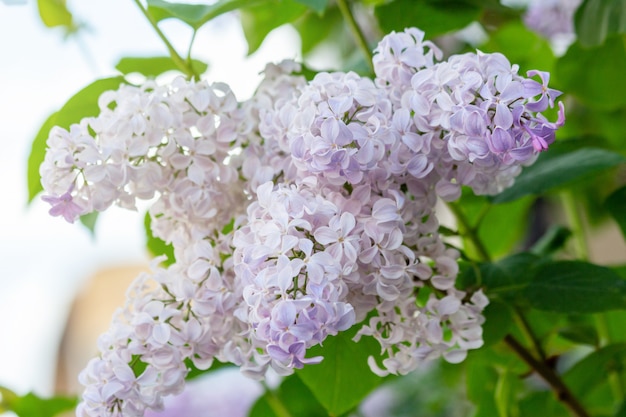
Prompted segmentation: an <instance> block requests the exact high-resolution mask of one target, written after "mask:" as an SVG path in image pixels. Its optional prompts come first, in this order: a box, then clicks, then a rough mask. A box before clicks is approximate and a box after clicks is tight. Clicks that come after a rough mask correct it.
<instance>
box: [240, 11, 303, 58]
mask: <svg viewBox="0 0 626 417" xmlns="http://www.w3.org/2000/svg"><path fill="white" fill-rule="evenodd" d="M307 11H308V8H307V7H306V6H305V5H303V4H300V3H297V2H296V1H294V0H266V1H264V2H259V3H251V4H250V6H247V7H245V8H242V9H241V11H240V16H241V26H242V28H243V33H244V35H245V37H246V41H247V42H248V55H251V54H253V53H254V52H256V50H257V49H259V47H260V46H261V44H262V43H263V40H264V39H265V37H266V36H267V35H268V34H269V33H270V32H271V31H272V30H274V29H276V28H277V27H279V26H282V25H284V24H285V23H290V22H293V21H295V20H296V19H298V18H299V17H301V16H302V15H304V14H305V13H306V12H307Z"/></svg>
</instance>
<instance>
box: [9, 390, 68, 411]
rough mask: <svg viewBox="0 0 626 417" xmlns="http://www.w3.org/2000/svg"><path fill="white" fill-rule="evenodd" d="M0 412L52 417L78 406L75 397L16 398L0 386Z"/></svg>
mask: <svg viewBox="0 0 626 417" xmlns="http://www.w3.org/2000/svg"><path fill="white" fill-rule="evenodd" d="M0 399H1V400H2V401H0V412H2V411H12V412H14V413H15V414H17V415H18V416H19V417H54V416H56V415H58V414H60V413H62V412H64V411H69V410H72V409H74V408H75V407H76V405H78V398H76V397H64V396H57V397H50V398H41V397H38V396H37V395H35V394H33V393H28V394H26V395H23V396H18V395H17V394H15V393H14V392H13V391H11V390H9V389H7V388H4V387H1V386H0Z"/></svg>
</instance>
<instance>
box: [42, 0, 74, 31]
mask: <svg viewBox="0 0 626 417" xmlns="http://www.w3.org/2000/svg"><path fill="white" fill-rule="evenodd" d="M65 3H66V2H65V0H37V7H38V9H39V16H40V17H41V21H42V22H43V24H44V25H46V26H47V27H49V28H53V27H57V26H64V27H66V28H67V30H68V32H71V31H73V30H75V29H76V26H75V25H74V20H73V19H72V13H70V11H69V10H68V9H67V5H66V4H65Z"/></svg>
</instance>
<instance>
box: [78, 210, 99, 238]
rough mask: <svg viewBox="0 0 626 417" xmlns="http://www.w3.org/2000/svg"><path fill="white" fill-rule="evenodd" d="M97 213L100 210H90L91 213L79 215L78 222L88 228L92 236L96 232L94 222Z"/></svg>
mask: <svg viewBox="0 0 626 417" xmlns="http://www.w3.org/2000/svg"><path fill="white" fill-rule="evenodd" d="M99 214H100V212H98V211H92V212H91V213H87V214H85V215H82V216H80V219H79V220H80V222H81V223H82V225H83V226H85V227H86V228H87V230H89V232H90V233H91V236H94V235H95V233H96V222H97V220H98V215H99Z"/></svg>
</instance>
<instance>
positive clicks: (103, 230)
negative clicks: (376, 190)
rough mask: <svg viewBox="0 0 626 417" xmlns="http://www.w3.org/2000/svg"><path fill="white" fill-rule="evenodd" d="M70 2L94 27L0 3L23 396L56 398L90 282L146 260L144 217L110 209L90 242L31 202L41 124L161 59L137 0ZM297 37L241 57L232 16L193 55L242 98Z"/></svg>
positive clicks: (4, 340)
mask: <svg viewBox="0 0 626 417" xmlns="http://www.w3.org/2000/svg"><path fill="white" fill-rule="evenodd" d="M68 6H69V8H70V10H71V11H72V12H73V13H74V15H75V17H76V18H77V19H78V20H79V21H83V22H85V23H86V24H87V25H88V28H87V30H85V31H83V33H82V34H81V35H80V37H79V38H78V39H69V40H64V39H63V34H62V32H61V31H57V30H51V29H48V28H46V27H44V25H43V24H42V23H41V21H40V19H39V16H38V12H37V7H36V1H34V0H27V1H25V4H23V5H13V6H9V5H7V4H4V3H1V2H0V98H1V99H0V143H1V144H2V152H0V184H1V187H2V195H1V196H0V318H1V319H0V385H3V386H6V387H8V388H10V389H12V390H14V391H16V392H18V393H20V394H23V393H26V392H28V391H31V390H34V391H35V392H36V393H38V394H40V395H50V394H51V393H52V382H53V378H54V361H55V357H56V351H57V346H58V342H59V340H60V337H61V334H62V330H63V326H64V323H65V320H66V317H67V314H68V311H69V308H70V304H71V302H72V300H73V298H74V296H75V295H76V293H77V292H78V291H79V290H80V288H81V286H82V285H83V284H84V281H85V279H86V278H87V277H89V276H90V275H92V274H94V273H95V272H96V271H97V270H99V269H101V268H104V267H111V266H116V265H126V264H137V263H142V262H146V261H147V259H148V258H147V255H146V252H145V249H144V235H143V226H142V219H143V213H139V214H138V213H134V212H127V211H123V210H121V209H112V210H110V211H109V212H106V213H104V214H103V215H101V216H100V219H99V222H98V225H97V228H96V237H95V239H93V238H92V237H91V236H90V235H89V233H88V232H87V231H86V230H85V229H84V228H83V227H81V226H80V225H78V224H74V225H70V224H68V223H66V222H65V221H64V220H63V219H62V218H53V217H51V216H49V215H48V213H47V210H48V207H47V205H46V204H45V203H42V202H41V201H39V199H36V201H34V202H33V204H31V205H27V195H28V194H27V185H26V171H27V159H28V155H29V152H30V146H31V142H32V139H33V138H34V137H35V135H36V133H37V132H38V130H39V128H40V126H41V124H42V123H43V122H44V121H45V119H46V118H47V117H48V116H49V115H50V114H51V113H53V112H54V111H56V110H58V109H59V108H60V107H61V106H62V105H63V104H64V103H65V102H66V101H67V99H68V98H70V97H71V96H72V95H73V94H74V93H75V92H77V91H79V90H80V89H81V88H83V87H84V86H86V85H88V84H89V83H91V82H92V81H94V80H96V79H98V78H104V77H108V76H111V75H114V74H115V70H114V66H115V63H116V62H117V61H118V60H119V59H120V58H122V57H124V56H157V55H165V54H166V50H165V48H164V46H163V45H162V44H161V42H160V40H159V38H158V37H157V36H156V34H155V33H154V31H153V30H152V28H151V27H150V26H149V25H148V23H147V22H146V20H145V18H144V17H143V16H142V15H141V14H140V12H139V10H138V9H137V8H136V6H135V4H134V2H133V1H132V0H88V1H86V0H83V1H78V0H76V1H71V0H70V1H68ZM162 28H163V30H164V31H165V32H166V34H167V35H168V37H169V38H170V40H171V41H172V43H173V44H174V46H175V47H177V48H178V49H179V50H180V51H186V45H187V42H188V40H189V36H190V34H191V32H190V30H188V28H186V27H184V25H183V24H178V23H177V22H174V21H172V22H164V24H163V26H162ZM296 42H298V38H297V36H296V34H295V32H294V31H293V30H292V29H290V28H288V27H284V28H281V29H279V30H277V31H275V32H273V33H272V34H271V35H270V36H269V38H268V39H266V42H265V43H264V44H263V46H262V47H261V49H260V50H259V51H258V52H257V53H256V54H254V55H253V56H252V57H250V58H246V44H245V41H244V38H243V35H242V33H241V30H240V28H239V27H238V23H237V20H236V19H235V18H234V17H232V16H224V17H222V18H219V19H217V20H215V21H213V22H211V23H210V24H208V25H207V26H205V27H203V29H202V30H201V31H200V32H199V34H198V36H197V38H196V42H195V50H194V52H195V54H194V55H195V57H196V58H199V59H203V60H205V61H206V62H208V63H209V65H210V69H209V72H208V73H207V75H206V78H208V79H209V80H211V81H223V82H226V83H228V84H229V85H230V86H231V88H232V89H233V91H234V92H235V94H236V96H237V97H238V98H239V99H240V100H241V99H245V98H247V97H248V96H249V95H251V94H252V92H253V90H254V87H255V86H256V84H257V82H258V81H259V75H258V74H259V72H260V71H261V70H262V69H263V67H264V66H265V63H266V62H269V61H273V62H275V61H279V60H281V59H284V58H298V55H297V51H298V49H299V45H297V44H296Z"/></svg>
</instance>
